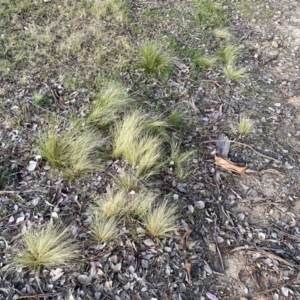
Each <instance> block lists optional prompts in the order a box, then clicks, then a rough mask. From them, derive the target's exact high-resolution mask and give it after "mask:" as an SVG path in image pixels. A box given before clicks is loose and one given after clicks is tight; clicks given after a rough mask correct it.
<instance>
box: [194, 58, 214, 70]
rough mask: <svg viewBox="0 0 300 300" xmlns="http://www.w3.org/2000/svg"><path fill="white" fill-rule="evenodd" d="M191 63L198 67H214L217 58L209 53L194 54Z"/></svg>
mask: <svg viewBox="0 0 300 300" xmlns="http://www.w3.org/2000/svg"><path fill="white" fill-rule="evenodd" d="M193 63H194V65H195V66H196V67H197V68H199V69H205V68H214V67H215V66H216V65H217V63H218V58H217V57H214V56H209V55H196V56H195V58H194V60H193Z"/></svg>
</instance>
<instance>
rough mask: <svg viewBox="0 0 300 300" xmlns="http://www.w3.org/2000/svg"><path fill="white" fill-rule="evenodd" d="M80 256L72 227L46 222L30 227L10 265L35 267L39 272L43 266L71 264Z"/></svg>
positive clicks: (13, 266)
mask: <svg viewBox="0 0 300 300" xmlns="http://www.w3.org/2000/svg"><path fill="white" fill-rule="evenodd" d="M77 258H78V251H77V245H76V244H75V243H74V240H73V239H72V237H71V235H70V229H69V228H65V229H63V228H62V227H61V226H58V225H52V224H45V225H42V226H39V227H36V228H31V229H29V230H28V231H27V232H26V233H25V234H24V235H23V237H22V242H21V247H20V248H19V247H18V248H17V249H15V250H14V257H13V259H12V262H11V263H10V265H9V267H10V269H11V270H16V269H18V268H24V269H29V270H30V269H33V270H35V271H36V273H39V272H40V271H41V269H42V268H43V267H45V268H53V267H58V266H63V265H70V264H72V263H74V261H75V260H76V259H77Z"/></svg>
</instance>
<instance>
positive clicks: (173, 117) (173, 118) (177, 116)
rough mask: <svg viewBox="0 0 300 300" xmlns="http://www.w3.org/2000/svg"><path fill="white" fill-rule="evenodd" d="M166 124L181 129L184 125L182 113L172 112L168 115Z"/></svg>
mask: <svg viewBox="0 0 300 300" xmlns="http://www.w3.org/2000/svg"><path fill="white" fill-rule="evenodd" d="M168 123H169V124H170V126H172V127H174V128H181V127H183V126H184V125H185V124H184V118H183V113H182V112H181V111H179V110H173V111H172V112H171V114H170V117H169V120H168Z"/></svg>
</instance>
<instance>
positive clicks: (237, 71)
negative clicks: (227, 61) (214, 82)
mask: <svg viewBox="0 0 300 300" xmlns="http://www.w3.org/2000/svg"><path fill="white" fill-rule="evenodd" d="M223 72H224V74H225V76H226V77H227V78H228V79H230V80H233V81H237V82H239V81H243V80H245V79H247V78H248V74H247V69H246V68H238V67H236V66H233V65H227V66H225V67H223Z"/></svg>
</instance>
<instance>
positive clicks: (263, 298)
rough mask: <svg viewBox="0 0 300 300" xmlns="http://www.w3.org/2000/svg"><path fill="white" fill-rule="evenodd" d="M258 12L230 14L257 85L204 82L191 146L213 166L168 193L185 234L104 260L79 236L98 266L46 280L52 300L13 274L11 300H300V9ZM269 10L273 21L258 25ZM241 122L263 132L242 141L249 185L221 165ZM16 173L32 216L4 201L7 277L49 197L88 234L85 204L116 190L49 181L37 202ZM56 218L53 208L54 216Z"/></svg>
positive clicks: (116, 248) (5, 290)
mask: <svg viewBox="0 0 300 300" xmlns="http://www.w3.org/2000/svg"><path fill="white" fill-rule="evenodd" d="M246 2H247V3H248V4H249V10H248V11H247V13H246V12H244V11H243V10H242V9H239V6H238V4H239V2H236V3H235V4H234V5H230V4H228V6H229V8H230V11H231V17H232V20H233V21H232V26H233V28H234V30H235V31H234V34H235V36H236V37H237V38H238V39H239V41H240V43H241V44H242V45H243V46H244V52H243V64H244V65H246V66H247V68H248V69H249V70H250V74H251V80H249V82H247V83H245V84H241V85H240V86H238V87H236V86H233V85H232V86H231V85H230V84H229V85H228V86H224V85H219V84H218V83H215V81H214V80H212V81H211V82H210V83H209V85H211V86H212V87H213V88H212V89H210V90H209V91H208V90H207V91H206V88H205V87H206V86H207V81H203V82H199V86H198V87H197V90H198V95H197V97H195V98H194V100H195V105H196V107H198V108H199V110H197V109H194V111H193V112H192V118H193V119H194V120H195V121H196V124H197V123H199V124H201V126H200V125H199V128H201V129H199V131H197V130H198V127H197V128H196V129H195V131H194V132H193V133H191V135H190V136H187V138H186V141H185V143H186V145H189V144H193V145H196V147H199V148H203V152H202V153H204V154H201V155H200V154H199V157H198V158H197V159H195V160H194V171H193V174H192V176H191V177H190V178H189V180H188V182H186V183H183V184H177V183H174V182H173V181H172V179H171V178H166V179H165V180H164V185H163V186H162V187H161V189H162V190H163V189H165V191H168V192H174V193H176V194H177V195H179V197H180V201H181V202H182V203H184V205H185V207H186V208H187V211H188V213H186V214H187V218H186V219H185V220H182V226H183V228H184V230H183V231H182V232H177V233H176V234H175V235H174V237H173V238H172V239H165V240H163V241H162V242H161V243H158V244H157V243H156V242H155V245H154V242H153V241H152V240H151V239H146V238H144V239H140V240H138V241H133V240H132V239H130V238H127V237H126V234H127V231H126V228H123V231H124V234H123V238H122V241H120V242H119V243H118V244H116V245H112V246H110V247H108V248H105V249H104V250H103V251H102V252H99V253H98V254H95V252H94V249H92V250H91V249H88V248H85V246H84V239H85V231H84V230H83V231H80V230H79V233H78V235H77V237H78V239H79V240H82V244H83V245H82V248H83V249H84V252H85V253H86V254H87V256H86V257H88V259H87V260H86V263H85V264H82V265H80V266H77V267H76V268H74V270H71V271H69V272H68V274H67V275H66V276H65V275H64V276H58V278H59V279H57V280H54V279H53V276H56V275H58V274H59V270H55V271H56V273H54V274H50V272H49V271H45V272H44V273H43V274H42V275H43V278H42V279H43V281H42V283H41V289H42V291H43V293H42V292H41V291H40V290H39V289H38V288H36V289H35V288H34V287H33V286H34V283H33V281H34V280H33V278H32V277H30V274H29V277H26V278H25V277H22V275H14V276H12V275H9V276H8V277H7V276H4V274H1V279H0V299H63V297H66V295H67V293H68V291H70V290H71V291H72V292H74V293H75V295H76V297H75V298H76V299H149V300H150V299H153V300H155V299H159V300H160V299H172V300H175V299H176V300H177V299H178V300H179V299H186V300H193V299H195V300H196V299H197V300H199V299H201V300H202V299H211V300H216V299H220V300H244V299H253V300H254V299H256V300H269V299H270V300H277V299H300V278H299V270H300V223H299V222H300V200H299V197H300V193H299V190H300V185H299V180H300V167H299V165H300V164H299V163H300V156H299V153H300V151H299V149H298V146H300V142H299V136H300V114H299V112H300V59H299V57H300V6H299V2H298V1H294V0H281V1H271V0H270V1H267V0H266V1H246ZM257 7H260V8H257ZM251 9H252V10H251ZM260 9H263V10H264V11H267V12H268V14H267V16H268V17H263V16H261V15H260V14H259V13H257V11H258V12H259V11H260ZM263 10H262V11H263ZM249 11H250V12H249ZM249 15H250V17H249ZM208 81H209V80H208ZM174 84H175V83H174ZM157 89H158V90H157V93H159V88H157ZM153 90H155V88H154V89H153ZM20 93H22V91H21V90H20ZM157 97H159V95H158V96H157ZM200 107H201V108H200ZM218 112H219V113H218ZM220 112H221V113H220ZM240 114H245V115H247V116H249V117H251V119H252V120H254V121H255V131H254V132H253V133H251V134H250V135H248V136H246V137H242V138H240V139H239V142H240V144H236V145H235V147H232V148H231V151H230V153H229V156H230V158H231V159H232V160H234V161H237V162H243V163H246V164H247V172H246V174H243V175H238V174H233V173H229V172H227V171H224V170H222V169H219V168H217V167H216V166H215V165H214V159H213V155H214V153H215V150H216V143H215V142H214V140H215V139H216V138H217V136H218V135H219V134H220V133H223V134H225V135H227V136H228V137H229V138H230V139H233V138H234V136H236V133H235V132H234V130H235V129H234V128H235V124H236V122H237V120H238V116H239V115H240ZM1 116H2V120H1V122H2V125H1V128H2V129H1V130H2V134H3V135H2V138H3V140H2V141H1V142H2V143H3V145H4V143H6V141H5V140H4V138H9V139H10V140H11V141H12V142H13V141H14V140H16V139H18V135H19V134H20V133H19V132H18V131H16V130H11V128H9V126H7V125H6V122H7V119H6V117H5V115H4V113H3V112H2V113H1ZM203 123H204V125H205V130H203V129H202V125H203ZM28 126H29V127H31V126H32V124H29V125H28ZM18 141H19V143H22V140H20V139H18ZM28 143H29V144H30V137H29V138H28V139H27V141H26V145H22V146H20V145H18V147H19V148H20V149H21V148H22V149H23V151H26V149H27V150H28V147H29V146H28V145H29V144H28ZM248 146H250V147H248ZM11 163H12V164H13V163H15V164H16V166H15V169H14V170H15V171H14V172H15V173H16V176H15V177H13V178H14V180H15V181H16V182H17V183H15V186H18V187H19V186H22V182H23V183H24V185H25V187H26V185H28V188H26V189H25V192H24V189H23V193H22V194H21V195H22V197H23V198H24V199H26V206H25V205H24V206H23V209H22V210H18V205H19V204H12V203H14V202H12V201H15V203H18V200H19V199H18V197H19V194H18V193H13V192H12V194H13V196H14V198H12V195H10V194H9V193H8V192H5V190H4V189H3V191H1V192H0V199H1V202H0V205H1V210H5V209H7V210H8V211H9V214H8V215H6V216H4V217H3V218H2V219H1V220H0V226H1V227H0V228H1V229H2V232H1V233H0V263H1V265H0V267H2V266H3V265H5V263H4V262H5V261H6V259H7V257H6V256H5V255H6V248H7V246H8V245H7V241H9V243H12V242H13V241H14V240H16V239H18V237H19V229H18V228H17V227H18V223H17V224H15V223H14V222H13V221H12V223H10V222H8V220H9V219H10V220H12V219H11V217H12V216H13V217H15V220H16V219H17V218H23V220H24V218H27V217H28V215H30V212H29V211H30V207H34V206H35V204H34V203H35V201H38V200H39V199H44V198H43V197H44V196H43V195H41V194H42V193H44V195H47V197H49V198H50V196H51V197H52V198H51V199H50V200H51V201H50V200H49V201H50V202H51V203H60V205H62V207H61V212H63V213H64V212H65V215H64V217H65V218H66V219H67V220H70V222H74V223H75V222H78V223H79V224H81V225H82V222H83V219H82V216H81V211H83V210H84V207H82V206H81V205H83V206H84V204H82V203H81V202H80V201H79V202H80V203H79V202H78V197H79V198H82V197H85V193H88V192H89V191H91V190H92V191H97V192H98V193H103V192H105V191H106V189H107V186H108V185H109V178H107V179H106V178H105V175H103V174H102V175H101V176H102V178H100V177H101V176H100V175H99V174H95V181H93V182H91V183H90V185H89V184H86V183H85V184H82V185H80V186H76V187H75V186H73V187H64V186H63V184H62V183H61V182H56V184H51V185H50V182H49V181H46V180H45V182H44V190H42V189H41V188H40V189H39V192H40V194H37V193H33V194H32V196H31V197H30V198H28V197H27V196H26V190H27V192H28V193H30V190H32V188H33V187H34V182H35V178H34V175H32V174H31V175H28V174H25V173H23V174H22V173H21V174H19V173H18V172H19V171H20V170H22V169H24V168H25V167H26V166H24V165H22V166H20V165H19V164H18V162H13V161H12V162H11ZM22 176H23V177H22ZM25 176H28V177H27V178H25ZM39 176H40V175H39ZM96 176H97V177H96ZM36 180H40V178H37V179H36ZM48 183H49V186H48ZM87 185H89V186H88V188H87V187H86V186H87ZM11 186H14V184H12V185H11ZM81 190H82V192H81ZM74 201H75V202H76V201H77V202H76V203H78V205H77V204H76V205H77V207H76V208H75V209H74V203H75V202H74ZM203 204H204V205H205V208H203V207H202V205H203ZM71 207H72V209H70V208H71ZM12 209H13V211H12ZM49 212H51V207H49V211H48V212H43V216H44V217H45V216H46V215H47V213H49ZM36 214H37V216H41V215H39V213H38V212H37V211H36ZM19 222H22V220H21V219H20V221H19ZM79 227H80V226H79ZM83 227H84V224H83ZM80 228H81V227H80ZM91 253H92V255H93V256H91ZM88 254H89V255H88ZM1 260H2V261H1ZM119 267H120V269H118V270H117V268H119ZM93 270H96V273H97V276H95V279H94V280H93V281H92V283H90V282H89V283H87V284H85V283H84V282H83V281H82V280H80V279H79V278H80V277H78V276H79V275H82V274H84V275H89V274H91V273H92V272H94V271H93ZM116 282H117V283H118V284H115V283H116ZM65 299H72V298H65Z"/></svg>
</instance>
